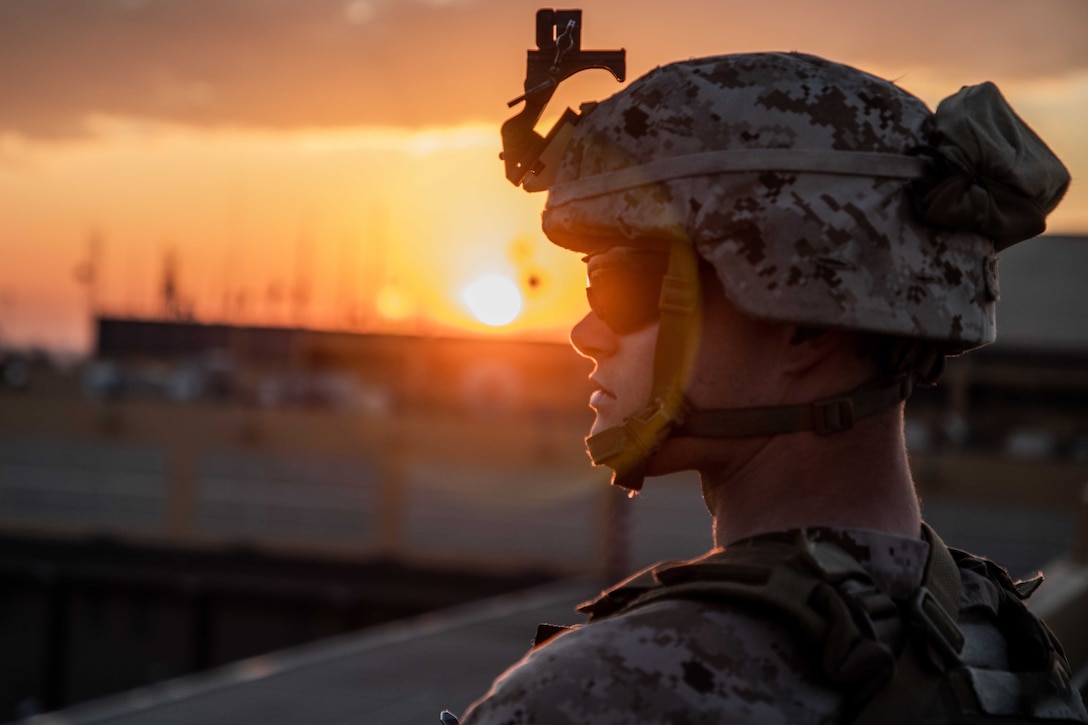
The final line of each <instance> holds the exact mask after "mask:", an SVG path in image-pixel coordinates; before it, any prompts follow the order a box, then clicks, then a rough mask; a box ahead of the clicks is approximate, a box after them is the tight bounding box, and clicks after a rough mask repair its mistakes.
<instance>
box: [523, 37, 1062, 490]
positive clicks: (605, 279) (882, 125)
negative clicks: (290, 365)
mask: <svg viewBox="0 0 1088 725" xmlns="http://www.w3.org/2000/svg"><path fill="white" fill-rule="evenodd" d="M562 159H563V160H562V163H561V165H560V166H559V168H558V169H557V170H556V176H555V180H554V183H553V184H552V185H551V188H550V190H549V197H548V202H547V206H546V209H545V212H544V218H543V225H544V231H545V233H546V234H547V236H548V237H549V238H550V239H551V240H552V241H553V242H555V243H556V244H559V245H561V246H563V247H566V248H569V249H572V250H575V251H578V252H580V253H583V254H584V255H586V257H585V258H586V261H587V264H588V277H589V283H590V284H589V298H590V304H591V307H592V311H591V312H590V314H589V315H587V317H586V318H585V319H584V320H583V321H582V322H580V323H579V324H578V326H577V327H576V328H575V330H574V332H573V335H572V340H573V342H574V344H575V346H576V347H577V348H578V349H579V350H581V351H582V352H583V353H584V354H586V355H588V356H590V357H593V358H594V359H595V360H596V361H597V363H598V372H597V373H596V376H597V377H596V380H597V383H598V385H599V386H601V387H602V388H603V389H602V390H601V391H599V392H597V393H596V394H595V398H594V401H593V403H594V407H595V408H596V409H597V411H598V419H597V422H596V424H595V426H594V429H593V431H592V433H593V435H592V436H591V437H590V438H589V439H588V445H589V449H590V454H591V456H592V457H593V459H594V461H595V462H597V463H602V464H605V465H609V466H611V467H613V468H614V469H615V470H616V472H617V477H616V479H614V480H615V482H616V483H619V484H621V485H626V486H628V487H632V488H638V487H639V486H640V485H641V480H642V476H643V475H644V474H645V473H646V463H647V461H649V460H651V459H652V457H653V456H654V455H655V453H656V451H658V449H659V448H660V447H661V445H662V443H663V442H664V441H666V440H667V439H668V438H670V437H673V438H678V437H688V436H692V437H699V438H705V437H711V438H717V437H721V438H730V437H753V436H762V435H774V434H781V433H789V432H793V431H809V432H814V433H817V434H827V435H831V434H834V433H835V432H837V431H840V430H844V429H848V428H849V427H850V426H851V425H852V424H853V422H854V420H855V419H858V418H861V417H864V416H866V415H869V414H871V413H876V412H879V411H880V410H883V409H887V408H889V407H891V406H894V405H896V404H898V403H899V402H900V401H902V400H903V399H905V397H906V396H907V395H908V394H909V391H910V387H911V385H912V384H913V383H914V382H917V381H923V382H931V381H932V380H933V379H934V378H935V377H936V375H937V374H938V373H939V370H940V364H941V362H943V358H944V356H945V355H949V354H958V353H961V352H964V351H966V350H969V349H971V348H973V347H977V346H979V345H984V344H986V343H989V342H991V341H992V340H993V339H994V337H995V322H994V307H995V302H996V300H997V298H998V285H997V256H996V255H997V253H998V252H999V251H1000V250H1001V249H1003V248H1004V247H1006V246H1008V245H1010V244H1012V243H1015V242H1017V241H1020V240H1022V239H1026V238H1028V237H1030V236H1034V235H1035V234H1038V233H1039V232H1040V231H1042V229H1043V227H1044V220H1045V215H1046V213H1047V212H1049V211H1050V209H1052V208H1053V207H1054V206H1055V205H1056V204H1057V202H1058V200H1059V199H1060V198H1061V196H1062V194H1063V193H1064V191H1065V188H1066V187H1067V185H1068V174H1067V173H1066V172H1065V169H1064V168H1063V167H1062V166H1061V164H1060V162H1059V161H1058V160H1057V159H1056V158H1054V157H1053V155H1052V154H1051V153H1050V152H1049V149H1047V148H1046V146H1045V144H1043V143H1042V141H1040V140H1039V139H1038V137H1036V136H1035V135H1034V133H1032V132H1031V130H1030V129H1029V128H1028V127H1027V126H1026V125H1024V124H1023V122H1022V121H1020V119H1019V118H1018V117H1017V116H1016V115H1015V114H1014V113H1013V112H1012V110H1011V109H1010V108H1009V107H1008V106H1007V104H1005V102H1004V99H1003V98H1002V97H1001V95H1000V93H999V92H998V91H997V89H996V87H995V86H993V85H992V84H983V85H981V86H974V87H971V88H965V89H964V90H962V91H961V92H960V93H958V94H956V95H955V96H953V97H951V98H949V99H947V100H946V101H945V102H943V103H942V104H941V105H940V106H939V107H938V110H937V112H936V114H934V113H933V112H931V111H930V110H929V109H928V108H927V107H926V106H925V104H924V103H922V102H921V101H920V100H919V99H917V98H916V97H914V96H912V95H911V94H909V93H907V92H905V91H903V90H902V89H900V88H898V87H897V86H896V85H894V84H892V83H890V82H887V81H884V80H881V79H879V78H876V77H874V76H871V75H868V74H866V73H863V72H861V71H858V70H856V69H854V68H850V67H847V66H844V65H840V64H836V63H832V62H829V61H826V60H823V59H821V58H817V57H813V56H809V55H802V54H796V53H789V54H785V53H759V54H742V55H728V56H719V57H712V58H703V59H698V60H691V61H686V62H682V63H676V64H672V65H668V66H665V67H662V68H658V69H656V70H654V71H653V72H651V73H649V74H647V75H646V76H644V77H643V78H641V79H639V80H638V81H636V82H634V83H633V84H631V85H630V86H629V87H628V88H626V89H625V90H623V91H622V92H620V93H618V94H616V95H615V96H613V97H612V98H610V99H608V100H606V101H603V102H601V103H600V104H597V105H595V106H592V107H587V108H586V109H585V115H584V117H583V118H582V120H581V122H580V123H579V124H578V126H577V127H576V128H575V130H574V133H573V136H572V138H571V140H570V141H569V143H568V145H567V147H566V150H565V152H564V155H563V157H562ZM790 371H793V373H798V375H795V376H794V382H792V383H789V382H784V381H785V380H786V378H784V377H783V375H784V374H785V373H790ZM812 371H817V373H818V374H817V375H816V376H815V377H812V376H809V377H808V378H804V377H803V376H800V373H801V372H805V373H810V372H812ZM790 374H792V373H790ZM786 377H789V376H788V375H787V376H786ZM797 381H801V382H797ZM835 385H840V386H842V387H841V388H840V389H833V387H834V386H835ZM806 395H808V396H812V397H808V398H806V397H805V396H806ZM821 398H825V399H828V400H821ZM707 408H711V409H713V410H706V409H707ZM752 409H755V410H752Z"/></svg>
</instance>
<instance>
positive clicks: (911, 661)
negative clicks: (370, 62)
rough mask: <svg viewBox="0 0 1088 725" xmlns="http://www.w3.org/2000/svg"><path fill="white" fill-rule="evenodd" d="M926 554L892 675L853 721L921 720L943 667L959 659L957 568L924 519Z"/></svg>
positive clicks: (863, 724) (862, 724)
mask: <svg viewBox="0 0 1088 725" xmlns="http://www.w3.org/2000/svg"><path fill="white" fill-rule="evenodd" d="M922 535H923V538H925V540H926V541H927V542H928V543H929V560H928V561H927V562H926V568H925V573H924V574H923V578H922V586H920V587H919V588H918V589H917V590H916V591H915V592H914V594H913V595H911V598H910V600H909V604H908V607H907V610H906V611H905V612H904V615H905V617H906V619H907V625H908V628H909V630H910V632H911V636H910V638H909V640H908V644H907V646H905V647H903V648H902V650H901V651H900V653H899V656H898V658H897V659H896V662H895V676H894V677H891V678H890V679H888V680H887V682H886V683H885V684H884V686H883V687H882V688H881V689H879V690H878V691H877V692H876V693H875V694H874V695H872V697H870V698H869V700H868V702H867V703H866V704H865V705H864V707H863V708H862V709H861V711H860V712H859V713H858V715H857V717H856V718H855V719H854V720H853V723H854V725H878V724H883V723H889V722H921V721H922V720H923V718H924V716H925V714H926V713H927V712H928V711H929V709H930V707H931V705H932V703H933V700H934V699H935V697H936V695H937V691H938V689H939V688H940V686H941V682H942V681H943V680H944V678H945V675H946V673H947V672H948V671H949V670H951V669H953V668H955V667H958V666H960V665H962V663H963V659H962V657H961V655H962V653H963V645H964V637H963V633H962V632H960V629H959V627H958V626H957V624H956V620H957V619H958V618H959V611H960V603H959V602H960V572H959V567H957V566H956V562H955V560H954V559H953V558H952V554H951V553H950V552H949V551H948V547H947V546H945V545H944V542H943V541H941V539H940V537H939V536H937V533H936V532H935V531H934V530H933V529H931V528H930V527H929V526H928V525H926V524H922Z"/></svg>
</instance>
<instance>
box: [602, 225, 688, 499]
mask: <svg viewBox="0 0 1088 725" xmlns="http://www.w3.org/2000/svg"><path fill="white" fill-rule="evenodd" d="M700 300H701V298H700V294H699V260H698V257H697V256H696V255H695V250H694V249H693V248H692V247H691V245H690V244H689V243H687V242H686V241H683V240H673V242H672V243H671V244H670V246H669V262H668V269H667V270H666V272H665V278H664V280H663V282H662V285H661V298H660V300H659V302H658V307H659V309H660V310H661V318H660V323H659V325H658V332H657V343H656V346H655V348H654V371H653V387H652V388H651V392H650V402H649V403H647V404H646V405H645V406H643V407H642V409H640V410H639V411H638V412H636V413H635V414H634V415H632V416H630V417H629V418H627V419H626V420H625V421H624V422H623V423H622V424H621V425H618V426H614V427H612V428H608V429H606V430H603V431H601V432H600V433H598V434H596V435H593V436H590V437H589V438H587V439H586V449H587V451H588V452H589V457H590V458H591V459H592V460H593V465H595V466H608V467H609V468H611V469H612V471H613V473H612V484H613V485H614V486H622V487H624V488H629V489H631V490H632V491H638V490H640V489H641V488H642V482H643V478H644V477H645V475H646V463H647V461H648V460H649V459H650V456H652V455H653V454H654V452H655V451H656V450H657V449H658V448H660V447H661V444H662V443H664V442H665V439H666V438H668V436H669V433H670V432H671V430H672V428H673V427H674V426H675V425H676V424H677V423H678V422H680V421H681V420H683V419H684V418H685V416H686V414H687V412H688V409H689V405H688V403H687V400H686V398H685V397H684V391H685V390H686V389H687V383H688V381H689V379H690V378H691V371H692V369H693V367H694V365H695V355H696V353H697V352H698V345H699V328H700V326H701V323H702V304H701V301H700Z"/></svg>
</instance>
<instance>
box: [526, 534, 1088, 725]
mask: <svg viewBox="0 0 1088 725" xmlns="http://www.w3.org/2000/svg"><path fill="white" fill-rule="evenodd" d="M923 533H924V536H925V539H926V540H927V541H928V543H929V546H930V555H929V560H928V562H927V564H926V567H925V573H924V576H923V581H922V585H921V586H920V587H919V588H918V589H916V590H915V591H914V592H913V593H912V594H911V595H910V596H909V597H907V598H904V599H895V598H892V597H891V596H889V595H888V594H887V593H885V592H884V591H883V590H882V589H881V588H880V587H879V586H877V584H876V583H875V582H874V580H873V578H872V577H871V575H870V574H869V573H868V572H867V571H866V570H865V568H864V567H863V566H862V565H861V564H860V563H859V562H858V561H857V560H856V559H854V558H853V557H852V556H850V555H849V554H848V553H847V552H846V551H845V550H844V549H843V548H841V547H839V546H838V545H836V544H834V543H830V542H822V541H815V542H814V541H811V540H809V539H807V538H806V537H805V536H804V535H803V534H802V533H801V532H791V533H788V534H781V535H778V534H776V535H770V536H761V537H755V538H754V539H751V540H748V541H747V542H745V543H744V544H742V545H736V546H730V547H728V548H726V549H724V550H720V551H716V552H713V553H711V554H708V555H707V556H704V557H702V558H699V559H695V560H693V561H690V562H682V563H666V564H660V565H658V566H656V567H653V568H652V569H650V570H647V571H645V572H643V573H642V574H640V575H638V576H636V577H633V578H632V579H629V580H628V581H626V582H623V583H622V584H620V585H618V586H617V587H615V588H613V589H611V590H609V591H607V592H605V594H604V595H602V596H601V597H599V598H598V599H596V600H594V601H592V602H590V603H588V604H586V605H583V606H582V607H581V608H580V609H581V611H583V612H585V613H587V614H589V616H590V622H591V623H592V622H594V621H598V620H601V619H603V618H606V617H614V616H617V615H621V614H624V613H626V612H630V611H631V610H633V609H637V608H639V607H642V606H645V605H647V604H650V603H653V602H660V601H663V600H676V599H690V600H698V601H702V602H708V603H711V604H722V605H727V606H731V607H732V606H740V607H755V608H756V609H755V611H759V612H761V613H767V614H768V616H771V617H773V618H774V619H776V620H777V621H780V622H782V623H783V624H785V625H786V626H787V627H788V628H789V629H791V630H792V632H793V633H794V635H795V636H796V637H797V638H798V641H799V642H800V643H801V644H802V645H803V647H802V649H803V650H804V651H805V652H808V653H811V656H812V658H813V659H814V660H818V661H814V665H816V667H817V669H818V670H819V671H820V672H822V674H823V676H824V677H826V679H827V681H828V683H829V684H830V685H831V686H832V687H834V688H836V689H838V690H839V691H841V692H842V693H843V707H842V710H841V713H840V718H841V721H842V722H850V723H855V724H856V725H870V724H876V723H881V724H885V723H896V722H909V723H932V724H934V725H936V724H938V723H983V722H995V721H996V722H1002V723H1021V722H1025V723H1026V722H1049V723H1084V722H1088V715H1086V713H1085V710H1084V706H1083V704H1082V703H1081V700H1080V695H1079V693H1077V691H1076V690H1075V689H1073V687H1072V685H1071V677H1070V670H1069V664H1068V662H1067V661H1066V659H1065V655H1064V653H1063V651H1062V649H1061V645H1060V644H1059V643H1058V641H1057V639H1055V637H1054V635H1053V634H1052V633H1051V632H1050V630H1049V629H1048V628H1047V627H1046V625H1044V624H1043V623H1042V622H1041V621H1039V619H1037V618H1036V617H1035V616H1034V615H1032V614H1031V613H1030V612H1029V611H1028V610H1027V607H1025V606H1024V604H1023V600H1025V599H1027V597H1028V596H1029V595H1030V594H1031V593H1032V592H1033V591H1034V590H1035V589H1036V588H1037V587H1038V585H1039V584H1040V583H1041V581H1042V577H1041V576H1038V577H1036V578H1034V579H1031V580H1028V581H1022V582H1014V581H1013V580H1012V579H1011V578H1010V577H1009V575H1008V573H1007V572H1006V571H1005V570H1004V569H1002V568H1001V567H999V566H997V565H996V564H994V563H993V562H990V561H988V560H986V559H982V558H979V557H975V556H972V555H971V554H968V553H966V552H963V551H959V550H956V549H949V548H947V547H946V546H945V545H944V543H943V542H941V540H940V538H938V537H937V535H936V533H934V532H933V530H932V529H930V528H929V527H928V526H927V527H924V532H923ZM961 569H962V570H971V571H974V572H975V573H977V574H979V575H982V576H984V577H986V578H987V579H989V580H990V581H991V582H993V583H994V584H995V585H996V589H997V591H998V592H999V607H998V615H997V622H996V626H997V628H998V629H999V630H1000V632H1001V633H1002V634H1003V635H1004V637H1005V640H1006V642H1007V644H1008V654H1009V668H1008V670H1004V671H1001V670H992V669H982V668H976V667H971V666H968V665H967V664H965V663H964V660H963V657H962V654H963V650H964V643H965V639H964V636H963V634H962V632H961V631H960V629H959V627H958V626H957V624H956V622H957V619H958V617H959V601H960V587H961V580H960V570H961ZM552 633H553V632H551V631H549V630H547V629H543V630H541V631H539V632H538V644H539V643H540V640H541V639H543V638H545V637H547V636H549V635H550V634H552Z"/></svg>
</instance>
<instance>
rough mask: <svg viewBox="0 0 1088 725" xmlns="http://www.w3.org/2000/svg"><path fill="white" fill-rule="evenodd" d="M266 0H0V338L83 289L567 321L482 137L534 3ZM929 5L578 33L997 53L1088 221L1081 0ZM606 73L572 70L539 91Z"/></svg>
mask: <svg viewBox="0 0 1088 725" xmlns="http://www.w3.org/2000/svg"><path fill="white" fill-rule="evenodd" d="M771 5H773V8H772V7H771ZM984 5H985V7H986V8H988V10H987V11H986V12H985V13H983V12H982V9H983V6H984ZM263 7H264V9H263V10H262V9H260V8H259V7H257V6H252V5H247V4H245V3H241V2H225V3H219V4H214V3H206V2H189V3H180V2H174V1H173V0H124V1H122V0H93V1H91V2H85V3H73V2H71V1H70V0H52V1H51V2H48V3H30V2H27V1H26V0H18V1H16V2H12V3H9V4H7V5H5V6H3V7H2V8H0V47H4V48H5V51H4V52H5V54H6V56H7V58H8V62H6V63H4V64H2V66H3V67H2V68H0V83H3V84H4V87H5V88H6V89H7V90H8V94H7V98H6V107H5V109H4V111H3V113H0V249H2V250H3V252H4V259H5V263H4V264H3V265H2V266H0V347H31V346H38V347H45V348H50V349H63V350H69V351H82V352H86V351H88V350H89V349H90V347H91V345H92V340H91V338H90V325H89V324H88V318H89V316H91V315H92V314H94V313H103V314H110V315H121V316H124V315H129V316H138V317H165V318H169V317H170V316H171V315H174V316H177V315H186V316H190V317H192V318H193V319H195V320H198V321H207V322H228V323H234V324H243V325H287V326H307V327H313V328H318V329H342V330H354V331H359V332H394V333H407V334H420V333H422V334H438V333H439V332H440V333H441V334H457V333H458V332H461V333H463V334H466V335H514V336H521V337H529V338H534V339H551V340H556V341H561V340H564V339H565V338H566V334H567V330H568V329H569V327H570V325H571V324H573V323H574V322H575V321H576V320H577V319H578V318H579V317H580V316H581V314H583V313H584V310H585V298H584V293H583V283H584V272H583V269H582V265H581V263H580V262H579V260H578V257H577V255H574V254H571V253H569V252H566V251H564V250H561V249H558V248H556V247H554V246H552V245H551V244H550V243H548V241H547V239H546V238H545V237H544V236H543V234H542V233H541V231H540V229H539V219H540V210H541V208H542V205H543V202H544V195H542V194H536V195H529V194H525V193H524V192H523V191H521V190H519V189H515V188H514V187H512V186H511V185H510V184H509V183H508V182H507V181H506V180H505V179H504V178H503V173H502V164H501V162H500V161H499V159H498V152H499V149H500V145H501V142H500V140H499V134H498V129H499V126H500V124H501V123H502V121H503V120H505V119H506V118H507V117H509V116H510V115H512V114H513V113H515V112H516V111H517V109H516V108H515V109H513V110H511V109H508V108H507V106H506V101H508V100H509V99H511V98H513V97H515V96H516V95H517V94H518V93H520V91H521V83H522V80H523V76H524V63H525V51H526V50H527V49H528V48H529V47H530V46H531V45H532V40H533V15H534V12H535V9H536V7H537V4H536V3H528V2H522V1H521V0H519V1H518V2H515V3H499V2H497V1H496V0H427V1H425V0H416V1H413V2H403V3H393V2H389V1H382V0H353V1H349V2H340V1H335V2H334V1H333V0H322V1H321V2H315V3H309V4H304V3H301V2H290V1H285V2H282V3H279V4H276V5H275V6H263ZM943 7H944V6H941V5H937V4H936V3H935V2H930V1H929V0H927V1H926V2H921V3H919V4H918V8H917V13H916V14H912V15H910V16H908V17H900V15H899V14H897V13H896V11H895V10H894V9H893V8H891V7H890V6H889V7H885V6H883V5H879V6H878V5H874V4H867V3H861V2H857V1H855V0H841V1H840V2H836V3H833V4H830V5H826V4H825V5H822V6H821V7H820V8H813V7H812V6H811V5H810V4H806V3H802V2H799V1H798V0H780V1H779V2H776V3H771V4H770V5H768V6H767V7H763V8H762V9H760V10H757V9H755V8H749V7H747V6H742V5H736V4H717V3H711V2H708V1H705V0H686V1H685V2H681V3H679V4H678V5H677V6H676V7H675V8H672V9H670V14H669V21H670V22H669V24H666V25H662V24H661V23H660V17H659V16H658V15H657V14H655V13H653V12H649V11H639V10H632V9H631V8H629V7H628V6H626V5H624V4H622V3H620V2H619V0H608V1H601V2H595V3H593V4H592V5H590V6H588V7H585V15H584V22H585V31H584V36H583V44H584V46H585V47H587V48H590V47H593V48H614V47H625V48H626V49H627V52H628V63H629V72H628V81H630V80H633V79H634V78H637V77H638V76H639V75H642V74H643V73H645V72H646V71H648V70H649V69H651V68H652V67H654V66H656V65H660V64H664V63H667V62H670V61H673V60H678V59H682V58H685V57H689V56H693V55H705V54H711V53H715V52H739V51H747V50H755V49H758V48H783V49H797V50H804V51H806V52H813V53H817V54H821V55H825V56H827V57H830V58H832V59H834V60H838V61H841V62H845V63H848V64H851V65H856V66H858V67H861V68H864V69H865V70H867V71H870V72H872V73H874V74H877V75H881V76H883V77H887V78H890V79H892V80H894V81H895V82H897V83H900V84H901V85H903V87H905V88H907V89H908V90H910V91H912V92H914V93H916V94H917V95H919V96H920V97H921V98H923V100H925V101H926V102H927V104H928V105H929V106H930V107H931V108H933V107H935V106H936V104H937V103H938V102H939V101H940V100H941V99H942V98H943V97H945V96H947V95H950V94H951V93H954V92H955V91H956V90H958V89H959V87H960V86H962V85H965V84H972V83H978V82H981V81H983V80H993V81H995V82H996V83H997V84H998V85H999V86H1000V87H1001V88H1002V90H1003V92H1004V93H1005V95H1006V97H1007V98H1008V99H1009V100H1010V102H1011V104H1012V105H1013V107H1014V108H1015V109H1016V110H1017V112H1018V113H1019V114H1020V115H1021V116H1022V117H1023V118H1024V119H1025V120H1026V121H1027V122H1028V123H1029V124H1030V125H1032V126H1033V127H1034V128H1035V129H1036V131H1038V133H1039V135H1040V136H1042V137H1043V138H1044V139H1046V141H1047V142H1048V143H1049V144H1050V145H1051V147H1052V148H1053V149H1054V150H1055V152H1056V153H1057V154H1058V156H1059V157H1061V158H1062V159H1063V161H1064V162H1065V163H1066V165H1067V166H1068V167H1069V169H1070V171H1071V173H1072V176H1073V179H1074V181H1073V186H1072V188H1071V189H1070V191H1069V194H1068V196H1067V198H1066V199H1065V201H1064V202H1063V203H1062V204H1061V206H1059V207H1058V209H1057V211H1056V212H1055V213H1054V214H1053V215H1052V216H1051V218H1050V223H1049V229H1048V233H1052V234H1084V233H1088V189H1082V188H1081V187H1080V186H1079V184H1078V179H1079V177H1080V170H1081V169H1083V168H1088V140H1085V139H1083V138H1082V136H1083V134H1081V132H1080V130H1079V129H1080V120H1081V119H1083V118H1084V117H1085V115H1086V114H1088V49H1086V48H1084V47H1083V45H1084V44H1083V43H1081V42H1078V41H1077V37H1078V32H1077V29H1078V28H1083V27H1086V26H1088V6H1085V5H1084V4H1083V3H1076V2H1069V1H1067V0H1048V1H1047V2H1043V3H1039V4H1038V6H1033V9H1032V10H1025V9H1023V8H1022V7H1021V6H1019V5H1018V4H1016V3H1013V2H1011V1H1010V0H1000V1H998V2H988V4H987V2H984V0H972V1H971V2H965V3H962V4H961V5H960V6H957V8H956V10H955V12H954V13H953V12H951V11H949V10H947V9H944V10H943V17H944V21H943V22H942V23H941V24H937V25H940V26H941V27H933V26H934V24H933V23H927V22H923V20H924V17H923V16H924V11H926V10H927V8H928V9H929V10H930V11H934V12H935V11H936V10H937V9H938V8H943ZM655 19H656V20H655ZM772 19H773V22H772ZM897 19H898V20H897ZM893 21H896V22H897V23H898V25H897V26H896V27H895V32H889V27H890V24H891V23H892V22H893ZM881 33H883V36H882V35H881ZM622 87H623V86H621V85H620V84H617V83H615V82H614V81H613V80H612V79H611V77H610V76H609V75H608V74H607V73H605V72H602V71H594V72H590V73H585V74H581V75H580V76H578V77H577V78H575V79H572V81H571V82H570V83H569V85H565V86H564V88H563V89H561V90H560V92H559V93H558V94H557V97H556V100H555V101H554V102H553V104H552V106H551V107H549V109H548V111H549V116H554V115H557V114H558V113H559V112H560V111H561V110H562V108H563V107H564V106H566V105H569V106H574V107H577V105H578V104H579V103H580V102H582V101H586V100H599V99H602V98H605V97H607V96H609V95H611V94H613V93H614V92H616V91H618V90H620V89H621V88H622ZM548 123H549V122H548V120H547V119H545V121H544V122H543V123H542V124H541V126H542V127H546V126H547V125H548ZM168 260H169V261H168ZM168 268H169V270H170V271H169V272H168V271H167V270H168ZM491 275H498V276H501V277H504V278H506V279H509V280H511V281H512V282H513V283H514V285H516V287H517V291H518V293H519V294H520V299H521V302H522V306H521V308H520V311H519V312H518V313H517V314H516V315H515V316H514V317H513V318H512V319H510V320H509V321H506V322H504V323H502V324H500V325H489V324H487V323H485V322H482V321H481V317H480V315H479V314H478V313H476V312H473V311H472V310H470V309H469V308H468V307H467V306H466V305H465V304H464V303H463V293H464V290H465V289H466V288H467V286H468V285H470V284H472V283H473V281H474V280H478V279H480V278H483V277H486V276H491ZM168 277H169V278H170V280H171V282H170V285H171V286H172V287H171V289H172V292H170V293H169V294H168V293H167V291H166V289H165V288H166V286H167V278H168ZM171 295H172V296H171Z"/></svg>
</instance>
